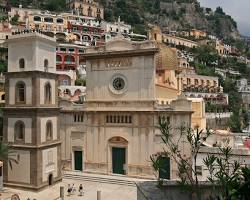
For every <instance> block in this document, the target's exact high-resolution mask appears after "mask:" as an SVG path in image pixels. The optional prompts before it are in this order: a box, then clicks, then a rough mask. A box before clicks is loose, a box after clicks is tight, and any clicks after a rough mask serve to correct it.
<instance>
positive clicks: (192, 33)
mask: <svg viewBox="0 0 250 200" xmlns="http://www.w3.org/2000/svg"><path fill="white" fill-rule="evenodd" d="M189 35H190V36H193V37H195V38H196V39H199V38H202V37H207V33H206V32H204V31H201V30H197V29H192V30H191V31H190V32H189Z"/></svg>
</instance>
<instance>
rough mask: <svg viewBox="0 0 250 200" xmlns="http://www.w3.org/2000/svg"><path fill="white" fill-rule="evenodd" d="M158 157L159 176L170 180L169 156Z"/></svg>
mask: <svg viewBox="0 0 250 200" xmlns="http://www.w3.org/2000/svg"><path fill="white" fill-rule="evenodd" d="M158 159H160V166H162V169H160V171H159V177H160V178H162V179H168V180H170V158H168V157H162V156H161V157H159V158H158Z"/></svg>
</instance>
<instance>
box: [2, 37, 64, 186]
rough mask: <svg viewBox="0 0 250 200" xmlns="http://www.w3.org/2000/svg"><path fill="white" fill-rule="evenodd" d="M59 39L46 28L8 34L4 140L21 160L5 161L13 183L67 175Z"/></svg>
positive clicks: (53, 179) (7, 179)
mask: <svg viewBox="0 0 250 200" xmlns="http://www.w3.org/2000/svg"><path fill="white" fill-rule="evenodd" d="M55 72H56V41H55V39H54V38H51V37H48V36H45V35H43V34H41V33H37V32H32V33H21V34H14V35H12V36H10V37H9V39H8V72H7V73H6V85H5V92H6V105H5V109H4V142H5V143H8V144H10V146H11V147H12V148H13V150H14V152H15V153H14V155H13V158H15V159H16V160H18V164H16V163H12V166H10V165H9V164H7V163H6V164H5V174H4V182H5V184H6V185H7V186H14V187H23V188H26V189H32V190H40V189H42V188H43V187H46V186H48V185H52V184H53V183H55V182H57V181H60V180H61V140H60V137H59V132H58V114H59V107H58V95H57V87H58V83H57V75H56V74H55Z"/></svg>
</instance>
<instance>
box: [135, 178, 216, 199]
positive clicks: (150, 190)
mask: <svg viewBox="0 0 250 200" xmlns="http://www.w3.org/2000/svg"><path fill="white" fill-rule="evenodd" d="M136 185H137V200H149V199H150V200H163V199H164V200H195V198H194V196H192V193H190V192H188V191H187V190H183V188H182V187H181V186H180V185H179V184H178V183H177V182H176V181H167V182H166V184H165V185H164V186H163V187H162V188H158V187H157V182H155V181H154V182H153V181H148V182H140V183H137V184H136ZM189 191H190V190H189ZM199 191H200V192H201V199H203V200H206V199H209V196H210V195H212V197H214V194H216V193H218V192H216V191H215V192H213V187H212V185H210V184H209V183H207V182H202V184H201V185H200V188H199ZM213 199H214V198H213Z"/></svg>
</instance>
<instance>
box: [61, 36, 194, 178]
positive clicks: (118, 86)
mask: <svg viewBox="0 0 250 200" xmlns="http://www.w3.org/2000/svg"><path fill="white" fill-rule="evenodd" d="M157 51H158V48H157V47H156V46H155V44H154V43H153V42H149V41H147V42H141V43H132V42H131V41H128V40H126V39H125V38H123V37H122V36H121V35H118V36H117V37H116V38H114V39H113V40H111V41H110V42H108V43H107V44H106V46H103V47H98V48H91V49H88V50H87V54H86V56H85V57H86V60H87V74H88V76H87V91H86V103H85V104H84V105H83V106H79V105H75V106H73V105H71V106H70V105H67V104H65V102H61V104H62V105H63V109H62V111H61V115H60V124H61V129H60V135H61V136H62V137H63V144H62V153H63V154H62V155H63V158H62V159H63V160H64V167H65V168H67V169H73V170H74V169H75V166H74V165H75V164H77V163H76V162H75V160H74V159H75V158H76V156H75V152H79V151H80V152H82V154H81V155H82V170H84V171H91V172H97V173H104V174H116V173H117V171H116V170H117V169H115V165H116V164H117V163H116V162H117V161H116V160H114V159H113V158H114V156H115V150H116V149H117V148H118V149H122V152H123V154H122V156H124V163H123V167H122V168H123V169H121V171H122V172H118V174H124V175H128V176H136V177H153V176H154V174H153V173H154V171H153V169H152V167H151V163H150V156H151V155H152V154H154V153H156V152H159V151H162V142H161V134H160V132H159V130H158V129H157V128H156V125H157V124H158V118H159V116H165V117H166V118H167V119H168V120H169V121H170V123H171V124H172V127H173V131H176V130H175V128H176V127H179V126H180V125H181V124H182V123H185V124H186V125H187V126H190V125H191V114H192V110H191V101H188V100H187V99H185V98H183V97H179V98H178V99H177V100H173V101H172V103H171V104H170V105H158V104H157V97H156V80H155V66H156V59H155V57H156V55H155V54H156V53H157ZM79 116H80V118H79ZM81 116H82V118H81ZM176 137H178V133H177V134H176ZM182 140H184V138H182ZM182 153H185V154H186V155H189V154H190V152H189V150H188V149H187V148H186V146H185V145H184V146H183V149H182ZM77 154H78V153H77ZM77 165H79V164H77ZM176 172H177V166H176V163H174V162H173V161H171V163H170V178H171V179H176V178H177V175H176Z"/></svg>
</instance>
